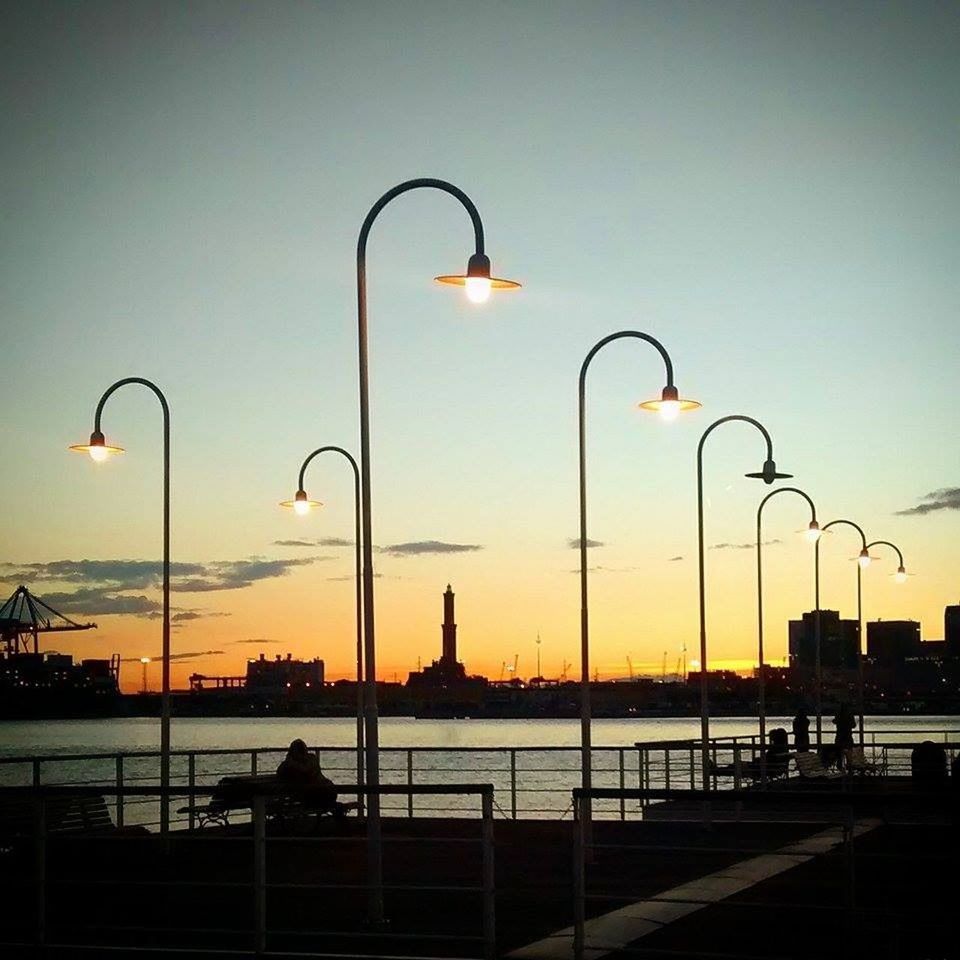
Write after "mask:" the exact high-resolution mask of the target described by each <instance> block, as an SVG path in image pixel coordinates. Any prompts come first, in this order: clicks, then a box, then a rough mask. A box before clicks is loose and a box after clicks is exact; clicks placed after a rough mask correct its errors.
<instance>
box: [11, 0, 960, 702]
mask: <svg viewBox="0 0 960 960" xmlns="http://www.w3.org/2000/svg"><path fill="white" fill-rule="evenodd" d="M958 30H960V7H957V6H956V5H951V4H940V3H932V2H930V3H928V2H920V3H903V4H882V5H881V4H876V3H864V4H856V3H839V4H836V3H823V4H820V3H812V2H811V3H804V4H787V3H775V2H770V3H755V4H737V3H724V4H707V3H702V4H698V3H656V2H647V3H643V4H640V3H628V2H624V3H616V2H598V3H593V4H579V3H566V2H555V3H550V4H546V3H522V4H517V3H496V2H490V3H485V4H482V5H477V4H468V3H459V2H452V3H451V2H445V3H440V2H436V3H432V2H420V3H417V2H403V3H372V2H367V3H355V2H343V3H332V2H331V3H327V2H314V3H306V2H301V3H228V2H212V3H202V2H201V3H191V4H182V5H177V4H161V3H139V2H129V0H125V2H117V3H98V2H87V3H44V2H38V3H21V4H15V5H9V6H8V7H7V8H6V11H5V29H4V31H3V36H2V39H0V45H2V57H0V64H2V66H0V75H2V87H0V96H2V109H0V158H2V170H3V174H4V176H3V183H4V204H3V229H2V231H0V322H2V328H3V332H4V359H5V376H4V377H3V378H2V380H0V404H2V409H3V411H4V416H3V424H4V431H5V448H4V449H5V456H4V458H3V468H2V471H0V500H2V504H3V508H4V518H3V523H2V525H0V593H2V594H3V595H4V597H5V596H6V595H7V594H9V593H11V592H12V591H13V590H14V588H15V587H16V586H17V585H18V584H19V583H21V582H22V583H25V584H27V585H28V586H29V587H30V588H31V589H32V590H33V591H34V592H36V593H37V594H38V595H39V596H41V597H43V598H45V599H46V600H47V601H48V602H50V603H51V604H52V605H53V606H54V607H56V608H58V609H60V610H62V611H63V612H64V613H66V614H68V615H70V616H72V617H77V618H80V619H88V618H89V619H92V620H95V621H97V623H98V624H99V629H98V630H97V631H91V632H89V633H86V634H79V635H75V636H73V637H69V638H65V637H60V638H59V639H57V640H56V641H55V642H51V643H48V644H47V648H48V649H60V650H63V651H65V652H71V653H73V654H74V655H76V656H83V657H86V656H106V655H109V654H110V653H112V652H114V651H117V652H119V653H120V654H121V656H122V657H124V658H129V659H135V660H136V659H139V658H140V657H141V656H151V657H155V656H158V655H159V653H160V622H159V619H158V611H159V589H158V587H159V555H160V533H161V528H160V521H161V499H160V497H161V486H160V467H161V433H160V423H161V421H160V411H159V407H158V405H157V402H156V400H155V398H154V397H153V396H152V395H150V394H149V393H148V392H147V391H146V390H143V389H142V388H139V387H126V388H124V389H123V390H121V391H120V392H118V393H117V394H115V395H114V396H113V398H112V399H111V400H110V402H109V404H108V406H107V409H106V411H105V414H104V420H103V426H104V432H105V433H106V435H107V439H108V442H109V441H113V442H116V443H119V444H120V445H122V446H124V447H125V448H126V450H127V453H126V454H125V455H124V456H122V457H119V458H117V459H116V460H115V461H113V462H110V463H108V464H103V465H98V464H94V463H92V462H90V461H89V460H88V459H86V458H82V457H79V456H77V455H75V454H71V453H68V452H67V446H68V445H69V444H71V443H78V442H85V441H86V439H87V437H88V436H89V433H90V430H91V429H92V419H93V412H94V408H95V405H96V402H97V400H98V398H99V397H100V395H101V393H102V392H103V390H104V389H105V388H106V387H107V386H108V385H109V384H110V383H112V382H113V381H114V380H116V379H119V378H121V377H125V376H141V377H147V378H150V379H151V380H154V381H155V382H156V383H157V384H158V385H159V386H160V387H161V388H162V389H163V390H164V391H165V393H166V395H167V397H168V399H169V402H170V406H171V410H172V431H173V485H172V491H173V524H172V538H173V539H172V544H173V547H172V549H173V559H174V563H175V567H174V575H175V578H174V589H175V591H176V592H175V593H174V595H173V604H174V613H175V621H176V622H175V626H176V630H175V632H174V635H173V650H174V654H175V655H176V656H177V660H176V662H175V667H174V671H173V679H174V685H175V686H184V685H185V684H186V677H187V676H188V675H189V674H190V673H192V672H194V671H199V672H203V673H207V674H235V673H241V672H243V669H244V662H245V659H246V658H247V657H248V656H256V655H257V654H259V653H260V652H261V651H262V652H265V653H266V654H267V655H268V656H274V655H275V654H277V653H283V654H285V653H287V652H288V651H289V652H291V653H293V654H294V655H295V656H303V657H313V656H320V657H322V658H323V659H324V660H325V661H326V664H327V673H328V676H330V677H338V676H345V675H350V674H351V673H352V671H353V669H354V660H353V657H354V623H353V616H354V592H353V591H354V584H353V580H352V572H353V553H352V547H351V546H350V545H349V542H348V541H349V540H350V538H351V537H352V533H353V501H352V497H353V486H352V480H351V477H350V475H349V473H348V471H347V468H346V465H345V464H344V463H343V462H341V461H340V460H339V459H338V458H335V457H332V456H331V457H329V458H328V457H326V456H324V457H320V458H318V459H317V460H316V461H314V463H313V464H312V466H311V468H310V471H309V473H308V476H307V490H308V492H309V493H310V495H311V496H312V497H314V498H315V499H317V500H322V501H324V503H325V506H324V508H323V510H322V511H320V512H317V513H315V514H313V515H311V516H310V517H308V518H306V519H304V518H299V517H297V516H295V515H294V514H293V513H292V512H289V511H284V510H281V508H280V507H278V506H277V502H278V501H279V500H282V499H287V498H289V497H291V496H292V495H293V493H294V491H295V489H296V480H297V471H298V469H299V466H300V463H301V461H302V459H303V457H304V456H305V455H306V454H307V453H308V452H309V451H310V450H312V449H313V448H314V447H317V446H320V445H323V444H339V445H342V446H345V447H347V448H349V449H351V450H357V448H358V440H357V433H358V416H357V362H356V292H355V283H356V280H355V249H356V237H357V231H358V229H359V227H360V224H361V222H362V220H363V218H364V216H365V214H366V212H367V210H368V209H369V207H370V206H371V204H372V203H373V202H374V201H375V200H376V199H377V198H378V197H379V196H380V195H381V194H382V193H383V192H384V191H385V190H387V189H388V188H390V187H391V186H393V185H394V184H396V183H398V182H400V181H402V180H405V179H408V178H410V177H438V178H443V179H446V180H450V181H452V182H454V183H456V184H457V185H458V186H460V187H462V188H463V189H464V190H465V191H466V192H467V193H468V194H469V195H470V196H471V197H472V198H473V200H474V201H475V203H476V204H477V206H478V208H479V210H480V213H481V215H482V217H483V220H484V224H485V227H486V232H487V252H488V254H489V255H490V257H491V260H492V262H493V270H494V273H495V274H497V275H499V276H504V277H509V278H512V279H516V280H519V281H521V282H522V283H523V289H522V290H520V291H518V292H513V293H509V294H502V295H499V296H498V295H495V296H493V297H491V300H490V302H489V303H487V304H485V305H483V306H476V305H473V304H470V303H468V302H467V301H466V300H465V298H464V297H463V296H462V293H461V291H459V290H457V289H455V288H452V287H451V288H447V287H442V286H438V285H436V284H434V283H433V281H432V278H433V277H434V276H436V275H437V274H444V273H458V272H462V270H463V268H464V267H465V265H466V260H467V257H468V256H469V254H470V253H472V252H473V247H472V233H471V230H470V222H469V219H468V218H467V216H466V214H465V213H464V211H463V210H462V208H461V207H460V206H459V205H458V204H457V203H456V202H455V201H454V200H452V199H451V198H450V197H448V196H445V195H442V194H440V193H438V192H435V191H424V190H422V191H417V192H415V193H412V194H409V195H406V196H404V197H402V198H400V199H399V200H397V201H396V202H394V203H393V204H391V206H390V207H389V208H388V209H387V210H386V212H385V213H384V214H383V215H382V216H381V217H380V219H379V220H378V222H377V224H376V226H375V228H374V232H373V234H372V236H371V241H370V246H369V251H368V254H369V258H368V277H369V297H370V325H371V330H370V351H371V402H372V449H373V464H374V469H373V496H374V512H373V522H374V539H375V543H376V546H377V553H376V555H375V560H376V569H377V573H378V575H379V579H378V580H377V585H376V590H377V643H378V667H379V672H380V676H381V677H382V678H384V679H392V678H393V676H394V674H397V675H398V677H399V678H400V679H403V678H404V677H405V675H406V673H407V671H409V670H411V669H415V668H416V664H417V657H418V656H420V657H422V658H423V660H424V662H427V661H429V660H430V659H432V658H434V657H436V656H438V655H439V652H440V628H439V624H440V620H441V616H442V605H441V594H442V592H443V590H444V588H445V586H446V584H447V583H448V582H450V583H451V584H452V585H453V588H454V590H455V592H456V594H457V619H458V623H459V640H460V654H461V659H462V660H464V661H465V663H466V665H467V668H468V670H469V671H471V672H482V673H486V674H488V675H492V676H497V675H499V673H500V669H501V664H502V663H503V662H504V661H508V662H509V661H512V660H513V657H514V655H515V654H519V661H520V662H519V673H520V675H521V676H529V675H531V674H533V673H534V672H535V666H536V638H537V635H538V632H539V635H540V637H541V638H542V647H541V652H542V657H543V666H544V671H543V672H544V674H545V675H547V676H557V675H559V674H560V672H561V669H562V666H563V663H564V661H567V662H571V663H573V664H574V666H573V667H572V668H571V670H570V675H571V677H575V676H578V670H579V652H578V651H579V612H578V611H579V592H578V579H577V576H576V571H577V564H578V559H577V557H578V554H577V551H576V550H575V549H573V548H572V547H571V542H572V540H571V538H574V537H576V536H577V524H578V520H577V472H576V455H577V447H576V439H577V434H576V410H577V407H576V399H577V392H576V388H577V374H578V371H579V367H580V364H581V362H582V360H583V357H584V355H585V354H586V352H587V351H588V350H589V348H590V347H591V346H592V345H593V344H594V343H595V342H596V341H597V340H598V339H600V338H601V337H603V336H604V335H606V334H608V333H610V332H613V331H615V330H619V329H629V328H633V329H639V330H643V331H647V332H649V333H651V334H653V335H654V336H656V337H658V338H659V339H661V340H662V341H663V343H664V344H665V346H666V347H667V349H668V350H669V351H670V352H671V354H672V357H673V361H674V365H675V368H676V379H677V385H678V386H679V388H680V390H681V392H682V393H684V394H687V395H690V396H692V397H695V398H696V399H698V400H700V401H701V402H702V403H703V404H704V406H703V409H702V410H700V411H698V412H696V413H692V414H687V415H684V416H683V417H682V418H681V419H680V420H678V421H677V422H675V423H673V424H666V423H663V422H661V421H660V420H659V419H658V418H657V417H656V416H652V415H650V414H647V413H644V412H642V411H639V410H637V409H636V403H637V402H638V401H641V400H646V399H649V398H651V397H655V396H657V395H658V394H659V391H660V390H661V388H662V387H663V370H662V365H661V363H660V361H659V358H658V357H657V355H656V354H655V352H654V351H653V350H651V349H649V348H645V347H643V345H641V344H638V343H633V342H629V341H626V342H618V343H615V344H613V345H612V346H610V347H607V348H606V349H605V350H604V351H603V352H602V353H601V354H600V355H599V356H598V357H597V359H596V360H595V361H594V363H593V365H592V367H591V371H590V378H589V382H588V385H587V391H588V417H589V424H588V438H589V449H588V482H589V504H590V525H589V531H590V536H591V538H593V539H595V540H597V541H598V542H599V543H601V544H602V546H597V547H594V548H592V549H591V550H590V560H591V566H592V567H594V568H595V569H594V572H593V574H592V577H591V591H592V593H591V612H592V635H593V644H594V646H593V649H594V653H595V655H594V663H595V666H596V667H597V669H598V670H599V672H600V675H601V676H609V677H612V676H623V675H625V674H626V673H627V664H626V657H627V656H628V655H630V656H631V658H632V659H633V661H634V663H635V664H636V665H637V666H638V668H640V669H642V670H647V671H657V672H659V670H660V664H661V661H662V657H663V654H664V652H666V654H667V660H668V664H669V666H668V671H669V672H672V671H673V670H674V669H675V665H676V662H677V660H678V658H679V657H680V656H681V650H682V647H683V645H684V643H686V645H687V648H688V660H689V659H690V658H692V657H695V656H696V652H695V648H696V646H697V643H698V641H697V623H698V616H697V565H696V475H695V462H696V461H695V454H696V445H697V441H698V439H699V436H700V434H701V432H702V431H703V430H704V429H705V428H706V427H707V426H708V425H709V424H710V423H711V422H712V421H713V420H714V419H716V418H718V417H721V416H724V415H727V414H731V413H743V414H749V415H751V416H753V417H756V418H757V419H759V420H761V421H762V422H763V423H764V424H765V425H766V426H767V427H768V428H769V429H770V431H771V433H772V435H773V438H774V444H775V454H776V459H777V462H778V465H779V466H780V468H781V469H783V470H785V471H786V472H789V473H792V474H794V475H795V480H794V481H791V483H796V485H798V486H800V487H802V488H803V489H804V490H806V491H807V492H808V493H809V494H810V495H811V496H812V497H813V498H814V500H815V501H816V503H817V507H818V513H819V516H820V519H821V522H826V521H829V520H832V519H835V518H837V517H845V518H849V519H852V520H855V521H857V522H858V523H860V524H861V525H862V526H863V527H864V529H865V531H866V533H867V536H868V538H870V539H886V540H892V541H894V542H896V543H897V544H899V546H900V547H901V548H902V550H903V552H904V554H905V557H906V563H907V568H908V570H909V571H910V572H911V574H913V576H911V577H910V578H909V580H908V582H907V583H906V584H904V585H897V584H896V583H895V582H894V581H893V579H892V577H891V574H892V573H893V572H894V571H895V570H896V561H895V559H894V557H893V555H892V553H890V552H884V551H883V550H882V549H880V550H878V551H877V554H876V555H877V557H878V558H880V561H881V562H878V563H876V564H875V565H874V567H873V568H871V569H870V570H869V571H867V572H866V573H865V574H864V612H865V616H866V618H867V619H875V618H876V617H878V616H879V617H883V618H912V619H917V620H920V621H921V622H922V633H923V636H924V637H925V638H928V639H933V638H939V637H941V636H942V635H943V608H944V605H945V604H947V603H956V602H958V601H960V582H958V555H960V459H958V453H957V437H958V432H960V431H958V412H957V406H956V397H957V384H958V370H960V366H958V358H960V324H958V323H957V316H958V307H960V271H958V269H957V264H958V262H960V239H958V238H960V233H958V230H957V224H958V222H960V187H958V174H957V171H958V169H960V127H958V124H957V103H958V102H960V61H958V58H957V56H956V43H957V36H958ZM764 452H765V451H764V446H763V442H762V440H761V438H760V436H759V435H758V434H757V433H756V432H755V431H753V430H752V429H750V428H749V427H747V426H744V425H742V424H736V425H731V426H725V427H723V428H721V429H720V430H718V431H717V432H716V433H715V434H714V435H712V436H711V438H710V441H709V442H708V446H707V453H706V490H707V496H708V502H707V510H706V522H707V543H708V545H710V549H709V550H708V553H707V564H708V566H707V584H708V600H709V614H710V615H709V629H710V652H711V665H712V666H724V665H733V666H737V667H743V666H745V665H747V664H749V663H750V662H751V658H753V657H754V656H755V649H756V631H757V624H756V579H755V553H754V549H753V548H752V542H753V540H754V537H755V512H756V506H757V503H758V502H759V500H760V498H761V497H762V496H763V495H764V494H765V493H767V492H769V488H766V487H764V486H763V485H762V484H761V483H759V482H758V481H755V480H747V479H744V478H743V474H744V473H745V472H747V471H753V470H759V469H760V467H761V466H762V462H763V459H764ZM807 520H808V512H807V508H806V506H805V504H804V503H803V502H802V501H801V500H800V499H799V498H791V497H787V496H783V497H780V498H778V499H777V500H776V501H775V502H774V503H773V504H771V506H770V508H769V510H768V511H767V512H766V514H765V529H764V539H765V540H768V541H771V543H770V545H769V547H768V548H767V549H766V550H765V552H764V557H765V560H766V566H765V581H766V586H767V590H766V594H765V606H766V613H767V617H766V621H765V623H766V640H767V646H768V650H769V653H768V658H769V659H770V660H771V661H775V662H776V661H781V660H782V658H783V656H784V655H785V653H786V638H787V629H786V620H787V619H788V618H789V617H791V616H797V615H798V614H799V613H801V612H802V611H803V610H807V609H810V608H811V607H812V604H813V585H812V548H811V547H810V546H809V545H808V544H806V543H805V542H804V541H803V539H802V538H801V537H799V536H798V535H797V531H798V530H800V529H801V528H802V527H805V526H806V523H807ZM858 550H859V543H858V542H857V540H856V537H855V535H854V534H853V533H852V532H851V531H850V530H849V529H847V530H843V529H842V528H841V530H840V531H838V532H836V533H834V534H832V535H830V536H828V537H826V538H825V539H824V543H823V546H822V558H823V563H822V569H823V596H822V606H823V607H825V608H832V609H837V608H839V609H840V610H841V612H842V613H843V615H844V616H851V617H852V616H853V615H854V614H855V599H856V593H855V587H856V565H855V564H854V563H853V562H852V558H853V557H855V556H856V554H857V552H858ZM123 681H124V686H125V688H126V689H136V688H138V687H139V684H140V668H139V664H133V663H131V664H129V665H127V666H126V667H125V670H124V676H123ZM158 683H159V670H156V672H155V673H152V674H151V685H153V686H156V685H157V684H158Z"/></svg>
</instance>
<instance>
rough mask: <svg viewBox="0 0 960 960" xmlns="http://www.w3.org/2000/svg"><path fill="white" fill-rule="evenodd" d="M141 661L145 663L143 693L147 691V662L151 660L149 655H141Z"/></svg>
mask: <svg viewBox="0 0 960 960" xmlns="http://www.w3.org/2000/svg"><path fill="white" fill-rule="evenodd" d="M140 662H141V663H142V664H143V689H142V690H141V691H140V692H141V693H146V692H147V664H148V663H149V662H150V658H149V657H141V658H140Z"/></svg>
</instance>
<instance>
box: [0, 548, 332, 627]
mask: <svg viewBox="0 0 960 960" xmlns="http://www.w3.org/2000/svg"><path fill="white" fill-rule="evenodd" d="M331 559H333V558H332V557H324V556H315V557H301V558H298V559H295V560H289V559H288V560H271V559H267V558H264V557H250V558H248V559H246V560H212V561H208V562H206V563H171V564H170V577H171V582H170V589H171V590H172V591H174V592H177V593H208V592H212V591H217V590H239V589H242V588H244V587H249V586H252V585H253V584H254V583H256V582H257V581H259V580H270V579H274V578H276V577H283V576H286V575H287V574H288V573H289V572H290V571H291V570H292V569H294V568H295V567H302V566H307V565H308V564H312V563H319V562H321V561H323V560H331ZM0 580H4V581H14V580H15V581H18V582H22V583H32V582H40V583H71V584H74V583H75V584H87V585H89V586H88V587H86V588H84V587H81V588H80V589H79V590H78V591H76V592H75V593H73V594H67V593H59V594H48V595H47V596H56V597H59V598H60V602H61V603H65V604H66V603H71V602H72V599H71V598H74V599H76V600H77V602H80V601H81V600H83V601H84V602H86V601H87V600H89V599H92V594H93V593H94V592H97V593H98V594H100V595H102V594H103V593H105V592H107V593H110V594H116V593H122V592H126V591H132V590H149V589H153V590H157V589H159V588H160V586H161V584H162V580H163V565H162V563H160V562H159V561H154V560H54V561H51V562H48V563H26V564H23V563H21V564H14V563H9V562H4V563H0ZM94 587H95V588H97V590H96V591H94V589H93V588H94ZM54 605H55V604H54ZM74 609H76V608H74ZM86 612H92V611H86ZM98 612H103V613H108V612H113V611H108V610H103V611H98ZM116 612H134V611H119V610H118V611H116ZM139 612H146V611H145V610H142V611H139Z"/></svg>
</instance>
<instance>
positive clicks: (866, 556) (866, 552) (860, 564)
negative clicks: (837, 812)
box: [813, 519, 873, 747]
mask: <svg viewBox="0 0 960 960" xmlns="http://www.w3.org/2000/svg"><path fill="white" fill-rule="evenodd" d="M837 526H848V527H853V529H854V530H856V531H857V533H859V534H860V547H861V549H860V553H859V555H858V556H857V714H858V719H859V727H860V731H859V739H860V746H861V747H862V746H863V600H862V593H861V584H860V577H861V574H862V572H863V571H864V570H866V569H867V567H869V566H870V561H871V560H872V559H873V557H871V556H870V549H869V547H868V546H867V536H866V534H865V533H864V532H863V528H862V527H861V526H860V525H859V524H858V523H854V522H853V521H852V520H842V519H841V520H831V521H830V522H829V523H826V524H824V526H823V529H824V530H829V529H830V527H837ZM813 573H814V577H816V580H817V590H818V591H819V589H820V544H819V543H818V544H817V547H816V550H815V551H814V559H813ZM817 671H818V672H817V694H818V696H819V694H820V682H821V676H820V646H819V644H818V645H817ZM820 723H821V721H820V711H819V710H818V711H817V746H818V747H819V746H820V737H821V734H820Z"/></svg>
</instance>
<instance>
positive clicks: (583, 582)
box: [578, 330, 700, 830]
mask: <svg viewBox="0 0 960 960" xmlns="http://www.w3.org/2000/svg"><path fill="white" fill-rule="evenodd" d="M625 337H630V338H633V339H635V340H642V341H644V342H645V343H648V344H650V346H652V347H653V348H654V349H655V350H656V351H657V352H658V353H659V354H660V357H661V359H662V360H663V365H664V369H665V372H666V380H667V384H666V386H665V387H664V388H663V391H662V392H661V396H660V399H659V400H647V401H644V402H643V403H641V404H640V407H641V408H642V409H644V410H652V411H656V412H658V413H660V415H661V416H662V417H663V418H664V419H666V420H673V419H674V418H675V417H676V415H677V414H678V413H679V412H680V411H682V410H695V409H696V408H697V407H699V406H700V404H699V403H698V402H697V401H696V400H683V399H681V398H680V394H679V391H678V390H677V388H676V386H674V383H673V362H672V361H671V359H670V354H668V353H667V351H666V348H665V347H664V346H663V344H662V343H660V341H659V340H657V339H656V338H655V337H652V336H651V335H650V334H649V333H642V332H640V331H639V330H621V331H620V332H618V333H611V334H609V335H608V336H606V337H604V338H603V339H602V340H600V341H598V342H597V343H596V344H595V345H594V346H593V348H592V349H591V350H590V352H589V353H588V354H587V356H586V358H585V359H584V361H583V365H582V366H581V367H580V379H579V391H578V417H579V464H580V543H579V547H580V776H581V785H582V786H583V789H584V790H589V789H590V787H591V783H592V772H591V734H590V622H589V621H590V616H589V604H588V599H587V418H586V403H587V400H586V397H587V370H588V369H589V367H590V361H591V360H593V358H594V357H595V356H596V355H597V353H598V352H599V351H600V350H601V349H602V348H603V347H605V346H606V345H607V344H608V343H612V342H613V341H614V340H622V339H624V338H625ZM582 812H583V817H584V820H585V822H586V824H587V829H588V830H589V824H590V817H591V812H592V801H591V799H590V797H589V796H587V797H585V798H584V801H583V805H582Z"/></svg>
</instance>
